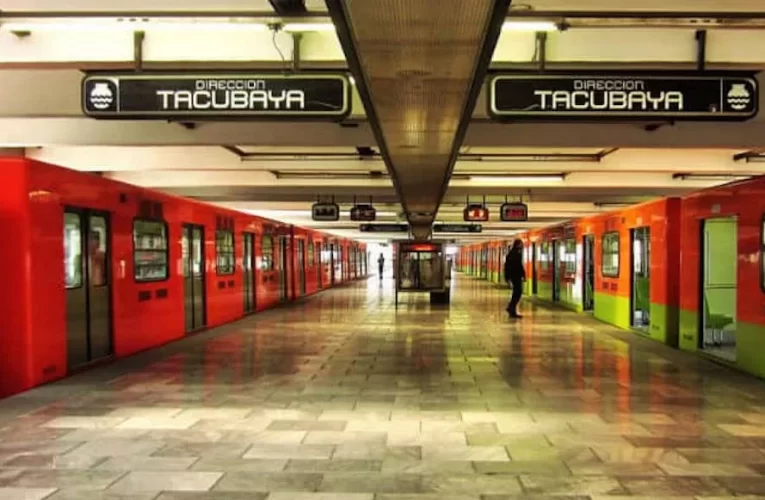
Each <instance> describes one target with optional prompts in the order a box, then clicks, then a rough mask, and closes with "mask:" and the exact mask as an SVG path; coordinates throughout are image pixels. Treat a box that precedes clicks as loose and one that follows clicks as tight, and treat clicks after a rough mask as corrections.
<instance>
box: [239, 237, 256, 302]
mask: <svg viewBox="0 0 765 500" xmlns="http://www.w3.org/2000/svg"><path fill="white" fill-rule="evenodd" d="M242 241H243V244H244V253H243V255H242V269H243V271H244V279H243V280H242V281H243V283H244V287H243V290H244V292H243V293H244V312H245V314H248V313H251V312H254V311H255V293H256V292H255V283H256V280H255V235H254V234H252V233H244V236H243V238H242Z"/></svg>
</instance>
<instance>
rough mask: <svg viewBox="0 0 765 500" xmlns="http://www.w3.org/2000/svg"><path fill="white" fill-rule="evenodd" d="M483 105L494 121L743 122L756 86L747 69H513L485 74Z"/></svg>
mask: <svg viewBox="0 0 765 500" xmlns="http://www.w3.org/2000/svg"><path fill="white" fill-rule="evenodd" d="M488 103H489V114H490V115H491V117H492V118H494V119H498V120H570V119H581V120H593V121H597V120H604V119H605V120H608V119H618V120H624V119H628V120H656V119H661V120H700V121H703V120H731V121H744V120H749V119H751V118H753V117H755V116H756V115H757V112H758V110H759V89H758V84H757V80H756V79H755V78H754V76H753V75H752V74H751V73H749V74H742V73H719V74H718V73H714V74H696V75H691V74H681V73H653V74H641V73H636V74H632V73H618V72H613V73H599V72H592V73H591V72H587V73H579V74H573V73H545V74H530V73H517V74H501V75H496V76H494V77H492V78H491V80H490V82H489V99H488Z"/></svg>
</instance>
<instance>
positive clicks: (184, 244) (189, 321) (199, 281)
mask: <svg viewBox="0 0 765 500" xmlns="http://www.w3.org/2000/svg"><path fill="white" fill-rule="evenodd" d="M181 249H182V258H183V294H184V304H185V310H186V333H190V332H193V331H195V330H199V329H200V328H204V326H205V324H206V323H207V315H206V312H205V303H206V296H205V294H206V291H205V229H204V226H197V225H194V224H184V225H183V237H182V239H181Z"/></svg>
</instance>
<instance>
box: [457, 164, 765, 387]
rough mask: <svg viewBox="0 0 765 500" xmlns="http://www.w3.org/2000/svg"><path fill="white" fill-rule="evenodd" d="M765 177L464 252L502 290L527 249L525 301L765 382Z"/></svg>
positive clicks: (474, 271) (468, 267)
mask: <svg viewBox="0 0 765 500" xmlns="http://www.w3.org/2000/svg"><path fill="white" fill-rule="evenodd" d="M764 225H765V177H762V178H757V179H753V180H749V181H744V182H738V183H733V184H729V185H726V186H722V187H717V188H712V189H708V190H705V191H700V192H698V193H694V194H692V195H689V196H686V197H684V198H666V199H660V200H655V201H651V202H648V203H644V204H641V205H637V206H634V207H629V208H625V209H622V210H618V211H614V212H608V213H603V214H598V215H594V216H590V217H585V218H581V219H577V220H572V221H568V222H566V223H564V224H560V225H556V226H552V227H547V228H542V229H538V230H532V231H528V232H524V233H522V234H518V235H514V236H513V238H509V239H506V240H500V241H492V242H482V243H477V244H473V245H470V246H465V247H463V248H462V249H461V251H460V254H459V256H458V260H457V262H458V268H459V269H460V270H462V271H464V272H466V273H469V274H471V275H473V276H476V277H480V278H484V279H488V280H490V281H492V282H494V283H498V284H502V283H503V281H504V280H503V276H502V268H503V262H504V258H505V255H506V252H507V247H508V245H510V243H511V241H512V239H514V238H520V239H522V240H523V242H524V246H525V250H524V257H525V263H526V264H525V265H526V273H527V278H528V279H527V281H526V290H525V293H526V294H527V295H531V296H534V297H536V298H538V299H540V300H544V301H549V302H553V303H556V304H559V305H561V306H564V307H567V308H570V309H572V310H575V311H578V312H586V313H590V314H592V315H593V316H594V317H595V318H597V319H599V320H601V321H604V322H607V323H610V324H613V325H615V326H617V327H620V328H623V329H626V330H632V331H634V332H636V333H638V334H640V335H643V336H646V337H649V338H651V339H654V340H656V341H659V342H662V343H665V344H667V345H669V346H671V347H675V348H679V349H682V350H686V351H694V352H699V353H702V354H704V355H708V356H711V357H713V358H714V359H715V360H717V361H720V362H722V363H726V364H730V365H733V366H736V367H737V368H739V369H741V370H744V371H747V372H749V373H752V374H755V375H758V376H761V377H765V357H762V356H760V354H759V353H760V352H763V350H765V349H764V348H765V259H763V252H765V234H764Z"/></svg>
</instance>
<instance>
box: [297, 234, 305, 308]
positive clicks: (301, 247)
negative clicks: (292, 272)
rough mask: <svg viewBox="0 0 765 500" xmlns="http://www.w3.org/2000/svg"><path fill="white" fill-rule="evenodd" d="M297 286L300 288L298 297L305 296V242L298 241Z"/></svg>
mask: <svg viewBox="0 0 765 500" xmlns="http://www.w3.org/2000/svg"><path fill="white" fill-rule="evenodd" d="M297 262H298V284H299V286H300V295H301V296H303V295H305V241H303V240H298V252H297Z"/></svg>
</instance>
